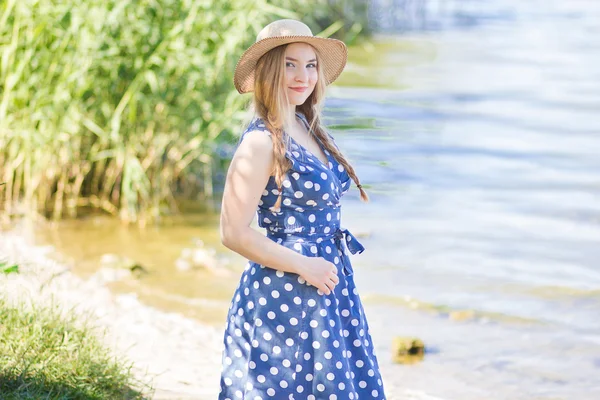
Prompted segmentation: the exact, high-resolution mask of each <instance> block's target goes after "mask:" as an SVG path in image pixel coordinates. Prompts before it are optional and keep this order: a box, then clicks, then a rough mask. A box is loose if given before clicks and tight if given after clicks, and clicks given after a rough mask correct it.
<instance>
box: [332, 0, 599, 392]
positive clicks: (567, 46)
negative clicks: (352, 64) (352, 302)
mask: <svg viewBox="0 0 600 400" xmlns="http://www.w3.org/2000/svg"><path fill="white" fill-rule="evenodd" d="M381 3H384V2H381ZM440 3H443V2H437V3H436V4H435V6H436V7H437V6H439V5H440ZM446 3H448V4H447V6H450V7H452V6H454V7H460V6H461V4H459V3H458V2H446ZM450 3H451V4H450ZM457 4H458V5H457ZM462 6H463V8H462V9H461V10H460V11H459V12H458V11H457V12H448V11H447V12H445V13H441V12H437V11H436V12H437V13H436V12H432V10H433V9H434V7H432V8H431V10H428V12H425V13H424V14H425V15H429V17H428V18H430V20H425V17H422V19H421V21H420V23H418V24H413V25H418V26H419V27H420V29H417V30H415V29H411V30H408V31H407V32H403V33H402V34H401V35H397V34H396V35H394V36H391V34H390V33H388V34H387V35H386V36H382V37H381V38H380V45H382V47H384V48H385V49H386V51H388V53H387V54H384V55H383V57H381V58H379V59H375V58H374V61H373V70H376V72H377V73H376V77H375V78H374V79H373V82H372V84H373V86H375V87H376V88H369V87H362V88H353V89H351V88H336V90H335V95H334V98H333V99H331V101H329V103H328V106H329V109H330V112H329V114H328V115H329V116H330V121H331V122H332V123H335V124H345V125H347V126H349V125H352V121H353V120H355V121H358V122H359V123H360V121H369V120H368V118H374V119H375V129H352V128H351V129H348V130H346V131H344V133H343V134H340V135H338V137H339V139H338V141H339V142H340V145H341V146H342V147H343V148H344V149H346V152H347V154H348V155H349V156H350V157H351V158H352V159H353V160H354V162H355V164H356V167H357V169H358V171H359V173H360V175H361V176H362V179H363V180H364V181H365V182H367V183H369V184H371V185H372V189H371V195H372V200H373V201H372V203H370V204H369V205H363V204H360V203H359V202H358V201H356V195H355V201H353V202H348V203H349V204H347V205H346V207H345V211H344V219H345V223H346V225H348V226H351V227H353V228H354V229H358V230H359V231H366V232H369V233H371V237H370V238H368V239H365V240H364V244H365V246H366V247H367V249H368V251H367V252H365V253H364V255H361V257H360V258H359V259H358V260H357V263H358V267H357V271H358V274H359V276H360V277H361V278H362V279H363V287H362V290H363V293H365V297H366V298H367V301H369V295H372V296H373V297H372V299H373V300H372V301H371V302H370V303H371V304H378V305H380V306H381V308H380V309H379V310H380V311H379V313H380V314H381V315H385V314H386V313H387V315H394V313H395V312H396V311H394V309H393V308H391V306H390V304H393V303H394V300H396V302H395V304H400V303H403V302H402V301H401V300H400V299H401V297H403V296H407V295H408V296H411V297H414V298H416V299H419V301H421V302H423V303H425V307H424V306H423V305H420V306H418V308H425V309H427V308H431V305H437V306H438V308H439V306H440V305H444V306H445V307H444V308H446V307H447V308H449V309H455V310H465V309H466V310H474V311H475V314H476V315H477V316H478V317H479V320H480V321H481V320H483V321H488V324H490V326H486V327H483V326H482V324H477V323H471V325H470V327H469V328H468V329H457V328H454V327H452V328H450V327H449V326H448V325H447V324H442V323H440V325H439V329H442V330H441V332H440V333H439V334H437V335H435V334H434V335H432V334H431V333H430V332H428V329H431V325H429V324H428V325H426V328H427V329H422V330H421V329H419V327H418V326H411V324H412V322H410V321H409V322H408V323H407V322H406V321H402V320H399V319H392V320H389V319H388V320H386V319H385V318H383V317H378V318H379V319H380V320H381V321H380V324H381V325H382V326H383V325H385V329H383V327H382V328H381V330H382V331H384V330H386V331H393V332H401V333H403V332H411V333H412V332H419V333H420V334H422V335H427V336H428V338H430V340H431V341H433V342H434V343H440V346H441V348H442V349H444V352H442V354H440V355H439V356H431V358H432V359H433V360H431V361H430V363H434V364H435V363H439V364H438V365H441V366H444V367H445V368H448V369H447V370H444V372H449V371H451V374H447V375H452V378H444V377H441V378H440V377H438V376H437V375H436V377H435V380H436V386H437V389H434V390H433V392H434V393H436V394H438V395H453V396H454V397H455V398H460V399H467V398H469V399H470V398H473V399H475V398H512V399H514V398H524V399H525V398H527V399H529V398H548V399H550V398H552V399H554V398H560V399H563V398H564V399H567V398H569V399H570V398H578V399H582V398H586V399H587V398H589V399H592V398H594V399H595V398H600V378H598V377H599V376H600V368H599V362H598V360H600V358H599V356H600V262H599V261H598V260H600V203H599V202H598V199H599V197H600V121H599V119H598V116H599V115H600V68H598V65H599V64H600V35H598V33H599V32H600V24H598V21H600V3H598V2H592V1H579V2H553V1H550V2H540V1H533V2H516V1H487V2H474V1H471V2H464V3H462ZM415 15H421V14H415ZM465 21H468V23H466V22H465ZM382 25H383V28H385V29H384V30H390V29H392V28H393V23H391V22H390V21H389V20H383V21H382ZM409 25H410V24H409ZM384 44H385V45H384ZM394 46H396V50H395V51H394V50H390V49H391V48H392V47H394ZM375 53H376V52H375ZM371 54H372V53H371ZM411 59H412V61H413V62H410V60H411ZM407 60H408V61H407ZM360 73H364V69H363V71H360V70H358V71H357V74H360ZM365 78H367V75H365ZM362 86H368V84H364V83H363V84H362ZM398 294H400V296H399V295H398ZM404 303H405V305H406V304H408V303H409V302H407V301H404ZM427 306H429V307H427ZM507 317H515V318H514V319H510V318H509V319H506V318H507ZM476 319H477V318H476ZM509 320H510V321H509ZM499 321H502V322H500V323H497V322H499ZM434 325H435V324H434ZM454 330H456V332H455V334H456V335H457V336H453V335H452V334H451V333H450V332H451V331H454ZM461 338H462V342H461ZM448 351H450V352H451V353H454V352H455V354H454V355H453V356H452V357H449V356H448V355H447V353H446V352H448ZM443 353H446V354H443ZM467 360H468V361H467ZM482 366H483V367H482ZM430 368H431V367H430ZM482 368H483V369H484V370H485V371H486V373H483V374H480V373H479V370H480V369H482ZM397 373H398V374H409V375H411V376H412V375H416V376H413V378H415V379H416V380H417V381H418V380H419V379H425V378H423V376H426V374H425V375H419V374H414V370H409V369H406V368H404V367H399V370H398V371H397ZM456 374H459V375H460V376H461V379H460V381H461V382H462V383H463V384H464V386H463V387H460V386H461V385H460V384H458V386H457V387H454V386H455V384H453V383H452V380H453V378H454V377H455V376H456ZM412 382H415V381H414V380H413V381H411V383H412ZM428 385H429V386H428ZM423 387H424V388H430V387H431V383H430V382H429V383H428V382H427V381H426V380H425V382H424V383H423ZM430 391H431V390H430Z"/></svg>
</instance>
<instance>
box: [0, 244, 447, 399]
mask: <svg viewBox="0 0 600 400" xmlns="http://www.w3.org/2000/svg"><path fill="white" fill-rule="evenodd" d="M53 251H54V250H53V249H52V248H51V247H43V246H34V245H33V244H32V243H31V242H30V241H29V240H27V238H26V237H25V236H24V235H22V234H17V233H15V232H9V233H7V232H4V233H0V259H7V260H9V261H10V262H15V263H17V264H19V266H20V273H19V274H8V275H0V294H1V295H4V296H5V297H6V298H8V299H9V301H15V302H34V303H38V304H48V303H49V302H52V301H54V302H55V303H56V304H57V305H58V306H59V307H60V309H63V310H68V309H74V310H76V312H78V313H81V314H82V318H84V317H83V316H89V317H90V319H91V321H92V322H93V324H94V325H95V326H97V327H98V328H100V329H101V330H103V331H104V332H105V333H104V336H103V337H104V340H105V342H106V344H107V345H108V346H110V348H112V349H113V350H114V351H115V354H117V355H119V356H122V357H125V358H126V359H128V360H129V361H131V362H132V363H133V365H134V371H135V373H136V375H137V376H138V378H139V379H140V380H141V381H144V382H148V383H150V384H151V385H152V386H153V387H154V388H155V392H154V395H153V397H152V398H154V399H169V400H176V399H198V400H204V399H206V400H212V399H216V398H217V393H218V382H219V376H220V369H221V340H222V332H221V330H219V329H216V328H214V327H211V326H207V325H204V324H202V323H200V322H198V321H196V320H193V319H189V318H186V317H183V316H181V315H179V314H175V313H168V312H164V311H161V310H158V309H155V308H152V307H149V306H146V305H145V304H142V303H141V302H140V301H138V299H137V296H136V295H135V294H133V293H132V294H121V295H116V294H114V293H112V292H111V291H110V290H109V289H108V288H107V287H106V286H104V285H103V284H102V282H99V281H97V280H94V279H88V280H84V279H82V278H80V277H78V276H77V275H75V274H73V273H72V272H71V271H70V268H69V266H68V265H62V264H60V263H57V262H56V261H54V260H52V258H51V257H50V255H51V254H52V253H53ZM386 392H387V393H386V394H387V396H388V398H389V399H397V400H436V399H435V398H434V397H431V396H427V395H425V394H423V393H421V392H416V391H411V390H406V389H404V388H397V387H394V383H393V381H392V380H390V379H388V380H387V382H386ZM438 400H439V399H438Z"/></svg>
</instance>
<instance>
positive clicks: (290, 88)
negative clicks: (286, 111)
mask: <svg viewBox="0 0 600 400" xmlns="http://www.w3.org/2000/svg"><path fill="white" fill-rule="evenodd" d="M317 77H318V73H317V56H316V54H315V51H314V49H313V48H312V46H311V45H309V44H307V43H292V44H289V45H288V46H287V48H286V50H285V86H286V90H287V94H288V98H289V101H290V105H294V106H298V105H301V104H304V102H305V101H306V99H307V98H308V96H310V94H311V93H312V92H313V90H314V89H315V85H316V84H317Z"/></svg>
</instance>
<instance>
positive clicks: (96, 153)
mask: <svg viewBox="0 0 600 400" xmlns="http://www.w3.org/2000/svg"><path fill="white" fill-rule="evenodd" d="M329 3H330V2H327V1H322V0H318V1H314V2H304V1H301V0H276V1H271V2H268V1H267V0H218V1H217V0H160V1H156V0H137V1H133V0H88V1H74V0H71V1H62V2H56V1H53V0H5V1H3V2H0V181H2V182H5V183H6V184H5V185H0V209H2V208H3V209H4V211H5V212H6V213H7V214H8V215H13V214H15V213H16V212H21V211H23V212H26V213H29V212H38V211H42V212H44V213H48V214H49V215H51V216H53V217H54V218H61V217H63V216H64V215H65V213H66V214H67V215H69V216H75V215H76V213H77V210H78V209H80V208H81V207H93V208H97V209H102V210H104V211H106V212H109V213H111V214H114V215H119V216H120V218H121V219H122V220H124V221H130V222H132V221H135V222H138V223H143V222H145V221H147V220H151V219H153V218H155V217H157V216H158V215H159V214H160V210H162V209H165V207H168V208H171V209H173V208H175V201H174V199H175V196H176V195H184V196H186V197H188V198H198V196H204V197H206V196H208V197H210V196H211V195H212V192H213V182H212V177H213V175H214V168H215V166H217V167H218V166H219V165H221V166H223V162H220V160H219V156H218V154H219V153H218V152H217V151H216V150H217V147H218V146H219V143H221V142H223V141H232V140H233V139H232V138H233V136H234V134H237V132H238V130H239V126H240V123H241V121H242V120H243V117H244V115H243V112H242V111H243V109H244V107H245V102H246V101H247V97H244V96H240V95H239V94H238V93H237V92H236V91H235V89H234V87H233V84H232V76H233V70H234V68H235V64H236V62H237V59H238V57H239V55H241V53H242V52H243V50H244V49H245V48H246V47H247V46H248V45H250V44H251V43H252V42H253V41H254V38H255V36H256V33H257V32H258V31H259V30H260V29H261V28H262V26H264V25H265V24H266V23H268V22H270V21H272V20H274V19H276V18H281V17H291V18H298V19H303V20H306V21H307V23H309V24H310V25H311V27H312V28H313V30H316V31H315V33H318V32H319V31H318V30H319V29H322V30H323V32H322V33H323V34H324V35H330V34H336V35H338V36H339V35H342V34H346V35H350V36H351V35H353V34H356V33H357V32H358V31H360V29H358V28H359V26H358V25H356V23H355V22H353V23H352V24H351V26H350V27H349V28H347V26H348V23H347V22H340V19H343V18H344V16H346V17H348V18H350V16H353V15H354V14H352V13H346V14H344V13H345V12H346V11H344V10H350V8H349V7H348V4H350V2H347V1H341V2H331V4H329ZM343 5H345V6H343ZM344 7H345V8H344ZM287 10H295V11H294V12H291V11H287ZM361 27H362V25H361ZM361 29H362V28H361ZM350 36H348V37H350Z"/></svg>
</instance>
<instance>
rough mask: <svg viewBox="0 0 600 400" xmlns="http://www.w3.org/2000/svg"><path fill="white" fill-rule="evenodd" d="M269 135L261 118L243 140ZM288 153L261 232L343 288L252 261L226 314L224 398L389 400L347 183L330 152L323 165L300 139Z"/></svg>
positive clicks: (265, 199) (262, 214)
mask: <svg viewBox="0 0 600 400" xmlns="http://www.w3.org/2000/svg"><path fill="white" fill-rule="evenodd" d="M297 115H298V116H299V117H300V118H301V119H302V120H303V121H304V123H305V124H306V123H307V121H306V119H305V118H304V116H303V115H302V114H297ZM265 129H266V128H265V125H264V123H263V122H262V121H261V120H260V119H255V120H254V121H253V122H252V123H251V124H250V125H249V127H248V129H247V130H246V132H245V133H244V135H242V139H240V141H241V140H243V137H244V136H245V135H246V134H247V133H248V132H252V131H257V130H258V131H264V132H266V133H267V134H268V132H267V131H266V130H265ZM331 140H333V138H331ZM334 145H335V143H334ZM290 147H291V148H290V149H288V151H287V152H286V157H287V158H288V159H289V160H290V162H291V164H292V168H291V170H290V171H289V172H288V176H287V177H286V179H285V180H284V183H283V186H282V188H281V195H282V206H281V210H280V211H277V212H274V211H272V210H271V209H270V207H271V206H272V205H273V204H275V202H276V200H277V196H278V194H279V189H278V188H277V185H276V184H275V182H274V179H273V178H272V177H271V179H270V180H269V182H268V184H267V187H266V188H265V190H264V192H263V194H262V197H261V199H260V202H259V207H258V210H257V213H258V222H259V225H260V226H261V227H263V228H265V229H266V230H267V237H269V238H270V239H271V240H273V241H276V242H277V243H279V244H280V245H282V246H285V247H287V248H289V249H291V250H292V251H295V252H297V253H300V254H303V255H304V256H308V257H323V258H325V259H326V260H328V261H330V262H331V263H333V264H334V265H335V266H336V267H337V269H338V277H339V284H338V285H337V286H336V287H335V289H334V290H333V292H332V293H330V294H329V295H325V294H324V293H323V292H321V291H320V290H317V289H316V288H315V287H314V286H312V285H310V284H309V283H308V282H306V280H304V279H303V278H302V277H300V276H299V275H296V274H293V273H289V272H285V273H284V272H282V271H276V270H274V269H272V268H268V267H265V266H264V265H259V264H256V263H254V262H249V263H248V265H247V266H246V268H245V269H244V271H243V273H242V276H241V278H240V282H239V285H238V287H237V288H236V290H235V293H234V294H233V298H232V302H231V305H230V307H229V310H228V315H227V320H226V324H225V332H224V338H223V344H224V349H223V357H222V372H221V382H220V388H221V390H220V393H219V400H227V399H228V400H234V399H252V400H257V399H260V400H268V399H295V400H320V399H361V400H365V399H379V400H381V399H385V395H384V389H383V382H382V380H381V374H380V372H379V365H378V362H377V357H376V355H375V349H374V347H373V340H372V339H371V336H370V335H369V326H368V323H367V320H366V318H365V313H364V309H363V306H362V303H361V301H360V298H359V296H358V292H357V290H356V286H355V284H354V275H353V271H352V266H351V262H350V259H349V254H350V253H353V254H356V253H360V252H362V251H363V250H364V248H363V247H362V245H361V244H360V243H359V242H358V241H357V240H356V238H355V237H354V236H353V235H352V234H351V233H350V232H348V231H347V230H345V229H342V228H341V227H340V219H341V208H340V200H341V198H342V196H343V195H344V194H345V193H346V192H347V191H348V189H349V188H350V178H349V176H348V174H347V172H346V170H345V169H344V168H343V166H341V165H340V164H339V163H338V162H337V161H336V160H335V158H334V157H333V156H332V155H331V154H330V153H329V152H328V151H326V150H325V149H324V148H323V150H324V153H325V155H326V156H327V159H328V162H327V163H323V162H322V161H321V160H319V159H318V157H316V156H315V155H313V154H311V153H310V152H309V151H308V150H307V149H305V148H304V147H302V146H300V145H299V144H298V143H296V142H295V141H294V140H290Z"/></svg>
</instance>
